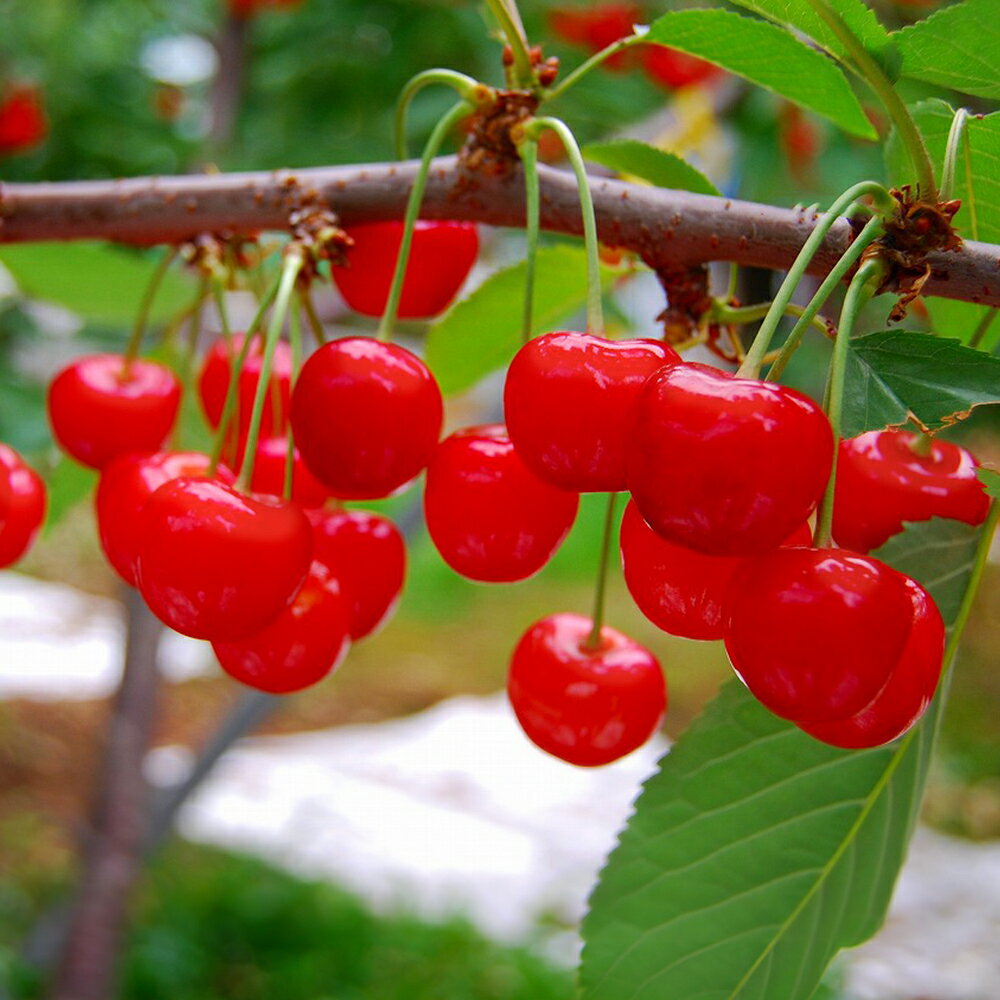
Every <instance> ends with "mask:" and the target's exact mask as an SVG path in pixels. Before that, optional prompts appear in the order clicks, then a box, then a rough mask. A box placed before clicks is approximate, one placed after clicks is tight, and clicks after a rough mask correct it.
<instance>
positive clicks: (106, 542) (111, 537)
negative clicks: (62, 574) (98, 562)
mask: <svg viewBox="0 0 1000 1000" xmlns="http://www.w3.org/2000/svg"><path fill="white" fill-rule="evenodd" d="M211 464H212V461H211V459H210V458H209V457H208V455H203V454H201V453H200V452H196V451H194V452H190V451H160V452H154V453H153V454H152V455H140V454H128V455H119V456H118V458H116V459H114V460H113V461H111V462H108V464H107V465H106V466H105V467H104V468H103V469H102V470H101V478H100V480H99V482H98V484H97V492H96V494H95V495H94V507H95V510H96V512H97V533H98V536H99V538H100V540H101V548H102V549H103V550H104V554H105V556H107V558H108V562H109V563H111V566H112V568H113V569H114V571H115V572H116V573H117V574H118V575H119V576H120V577H121V578H122V579H123V580H124V581H125V582H126V583H127V584H129V586H131V587H135V586H137V583H138V581H137V579H136V572H135V561H136V558H137V556H138V554H139V546H140V543H141V541H142V527H141V525H142V522H141V520H140V517H141V512H142V506H143V504H145V502H146V501H147V500H148V499H149V498H150V497H151V496H152V495H153V493H154V492H155V491H156V490H158V489H159V488H160V487H161V486H162V485H163V484H164V483H168V482H170V480H171V479H177V478H178V477H179V476H207V475H208V471H209V469H210V467H211ZM216 478H217V479H218V480H219V481H220V482H223V483H226V484H227V485H232V483H233V482H234V479H235V477H234V476H233V474H232V472H230V471H229V469H227V468H225V467H224V466H220V467H219V468H218V470H217V472H216Z"/></svg>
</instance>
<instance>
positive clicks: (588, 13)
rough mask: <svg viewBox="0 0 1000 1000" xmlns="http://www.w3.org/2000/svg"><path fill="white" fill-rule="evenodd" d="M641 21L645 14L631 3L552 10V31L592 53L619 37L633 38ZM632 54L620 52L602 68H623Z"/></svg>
mask: <svg viewBox="0 0 1000 1000" xmlns="http://www.w3.org/2000/svg"><path fill="white" fill-rule="evenodd" d="M640 21H642V11H641V9H640V8H639V7H638V6H637V5H636V4H631V3H600V4H593V5H591V6H589V7H560V8H554V9H552V10H550V11H549V15H548V22H549V28H550V30H551V31H552V33H553V34H554V35H558V36H559V37H560V38H562V39H563V40H564V41H567V42H570V43H571V44H573V45H582V46H585V47H586V48H587V49H589V50H590V51H591V52H600V51H601V49H605V48H607V47H608V46H609V45H611V44H612V42H617V41H618V39H619V38H625V37H627V36H628V35H631V34H632V33H633V30H634V26H635V25H636V24H638V23H639V22H640ZM628 56H629V54H628V53H626V52H619V53H618V54H616V55H613V56H611V57H610V58H609V59H606V60H605V61H604V62H603V63H602V65H603V66H606V67H607V68H608V69H613V70H618V69H624V68H626V67H627V66H628V64H629V61H630V60H629V58H628Z"/></svg>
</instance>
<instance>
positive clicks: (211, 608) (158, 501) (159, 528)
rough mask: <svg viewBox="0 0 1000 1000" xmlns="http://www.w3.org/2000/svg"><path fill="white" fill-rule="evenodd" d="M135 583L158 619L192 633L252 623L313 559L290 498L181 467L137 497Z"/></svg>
mask: <svg viewBox="0 0 1000 1000" xmlns="http://www.w3.org/2000/svg"><path fill="white" fill-rule="evenodd" d="M139 529H140V535H141V542H140V546H139V556H138V559H137V560H136V575H137V577H138V580H139V590H140V591H141V592H142V596H143V597H144V598H145V600H146V603H147V604H148V605H149V608H150V610H151V611H152V612H153V614H155V615H156V616H157V617H158V618H159V619H160V620H161V621H162V622H164V623H165V624H167V625H169V626H170V627H171V628H173V629H175V630H176V631H178V632H181V633H183V634H184V635H189V636H192V637H193V638H195V639H210V640H213V641H215V640H221V641H228V640H233V639H244V638H246V637H247V636H250V635H253V634H254V633H256V632H260V631H261V630H262V629H263V628H264V627H265V626H267V625H268V624H269V623H270V622H271V621H273V620H274V619H275V618H277V617H278V615H279V614H281V612H282V611H284V609H285V608H286V607H288V605H289V604H290V603H291V602H292V600H293V599H294V598H295V595H296V593H298V589H299V587H300V586H302V582H303V580H305V577H306V573H307V572H308V570H309V564H310V562H311V561H312V531H311V529H310V527H309V521H308V520H307V519H306V516H305V514H303V513H302V511H301V509H300V508H299V507H298V506H297V505H295V504H290V503H286V502H284V501H281V500H276V499H273V498H258V497H251V496H246V495H244V494H242V493H240V492H239V491H237V490H236V489H235V488H234V487H232V486H226V485H225V484H223V483H220V482H217V481H215V480H211V479H203V478H193V477H188V476H182V477H180V478H178V479H172V480H170V482H168V483H165V484H164V485H163V486H161V487H160V488H159V489H157V490H156V491H155V492H154V493H153V494H152V495H151V496H150V497H149V499H148V500H147V501H146V503H145V504H144V505H143V509H142V514H141V518H140V526H139Z"/></svg>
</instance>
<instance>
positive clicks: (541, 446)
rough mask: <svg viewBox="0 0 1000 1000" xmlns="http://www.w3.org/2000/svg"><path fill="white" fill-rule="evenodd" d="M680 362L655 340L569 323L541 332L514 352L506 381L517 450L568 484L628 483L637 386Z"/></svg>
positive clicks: (539, 470)
mask: <svg viewBox="0 0 1000 1000" xmlns="http://www.w3.org/2000/svg"><path fill="white" fill-rule="evenodd" d="M679 361H680V358H679V356H678V355H677V352H676V351H674V350H673V348H671V347H668V346H667V345H666V344H664V343H662V342H660V341H657V340H617V341H616V340H606V339H605V338H603V337H597V336H594V335H593V334H590V333H577V332H574V331H570V330H562V331H558V332H555V333H546V334H543V335H542V336H541V337H536V338H535V339H534V340H531V341H529V342H528V343H527V344H525V345H524V346H523V347H522V348H521V349H520V350H519V351H518V352H517V354H516V355H515V356H514V360H513V361H512V362H511V364H510V368H509V369H508V371H507V380H506V383H505V385H504V416H505V419H506V422H507V430H508V433H509V434H510V438H511V440H512V441H513V442H514V447H515V448H516V449H517V453H518V454H519V455H520V456H521V458H522V459H523V460H524V464H525V465H527V466H528V468H529V469H531V471H532V472H534V473H535V475H536V476H539V477H540V478H542V479H545V480H546V481H547V482H550V483H552V484H553V485H555V486H559V487H560V488H562V489H564V490H577V491H579V492H590V491H601V492H609V493H615V492H618V491H620V490H624V489H625V488H626V486H625V482H626V474H625V473H626V470H625V456H626V448H627V444H628V441H629V439H630V437H631V435H632V429H633V424H634V421H635V418H636V405H637V402H638V399H639V393H640V391H641V389H642V387H643V384H644V383H645V381H646V379H647V378H649V376H650V375H652V374H653V373H654V372H656V371H658V370H659V369H661V368H663V367H664V366H665V365H671V364H675V363H677V362H679Z"/></svg>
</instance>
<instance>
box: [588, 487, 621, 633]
mask: <svg viewBox="0 0 1000 1000" xmlns="http://www.w3.org/2000/svg"><path fill="white" fill-rule="evenodd" d="M617 501H618V494H617V493H609V494H608V506H607V509H606V510H605V512H604V532H603V534H602V536H601V555H600V559H599V560H598V563H597V581H596V583H595V586H594V614H593V619H592V621H593V625H592V627H591V629H590V635H588V636H587V638H586V640H585V641H584V643H583V649H584V650H591V651H594V650H598V649H600V648H601V645H602V641H601V629H602V628H603V627H604V595H605V592H606V591H607V589H608V588H607V583H608V565H609V564H610V562H611V543H612V541H613V538H614V530H615V506H616V504H617Z"/></svg>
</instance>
